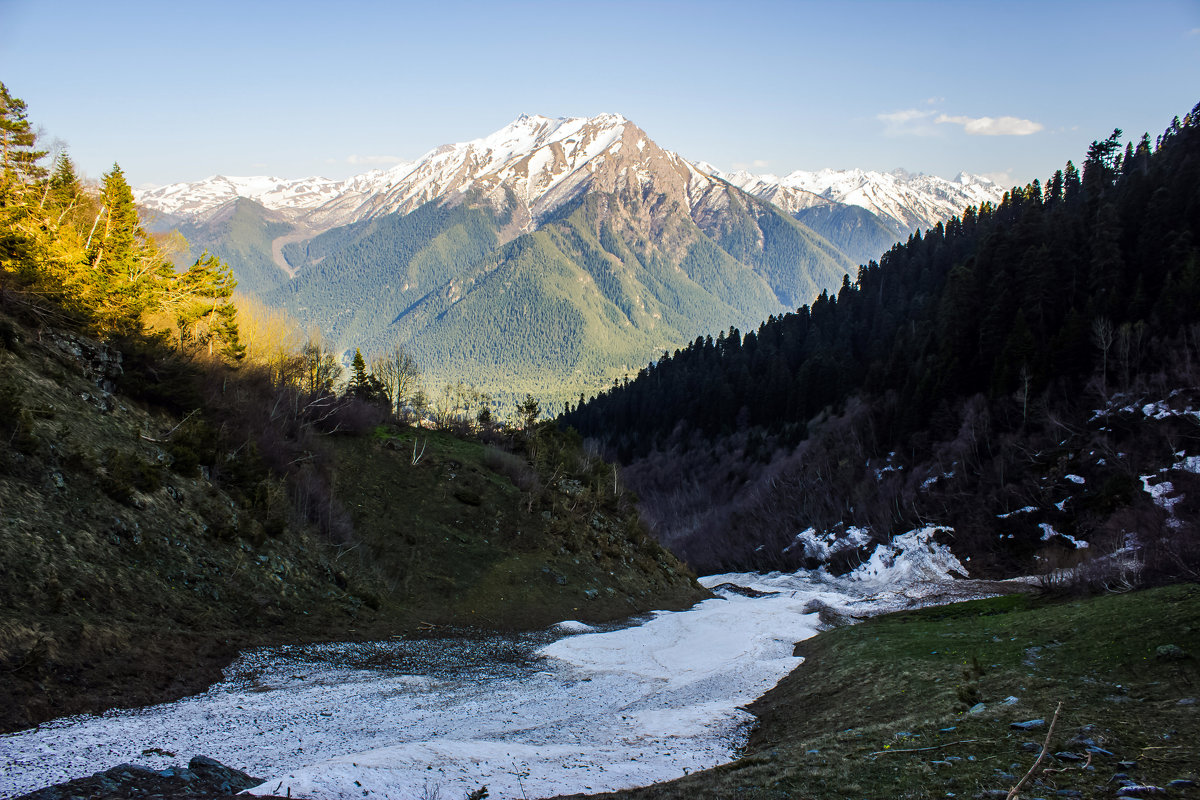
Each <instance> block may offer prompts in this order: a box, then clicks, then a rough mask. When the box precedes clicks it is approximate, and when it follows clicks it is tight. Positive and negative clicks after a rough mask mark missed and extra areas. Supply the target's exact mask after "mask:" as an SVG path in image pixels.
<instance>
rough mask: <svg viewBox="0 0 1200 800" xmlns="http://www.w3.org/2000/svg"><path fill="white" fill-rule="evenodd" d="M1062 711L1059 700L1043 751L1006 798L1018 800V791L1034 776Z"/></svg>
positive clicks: (1005, 799) (1043, 744)
mask: <svg viewBox="0 0 1200 800" xmlns="http://www.w3.org/2000/svg"><path fill="white" fill-rule="evenodd" d="M1059 711H1062V701H1061V700H1059V701H1058V707H1057V708H1055V709H1054V716H1053V717H1051V718H1050V730H1048V731H1046V741H1044V742H1042V752H1040V753H1038V757H1037V761H1035V762H1033V766H1032V767H1030V768H1029V772H1026V773H1025V777H1023V778H1021V780H1019V781H1017V785H1016V786H1014V787H1012V788H1011V789H1009V790H1008V797H1006V798H1004V800H1016V797H1017V792H1018V791H1020V789H1021V787H1022V786H1024V785H1025V782H1026V781H1028V780H1029V779H1030V778H1031V777H1033V773H1034V771H1036V770H1037V768H1038V765H1040V764H1041V763H1042V759H1044V758H1045V757H1046V753H1047V752H1048V751H1049V750H1050V737H1051V736H1053V735H1054V723H1056V722H1058V712H1059Z"/></svg>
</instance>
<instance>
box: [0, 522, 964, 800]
mask: <svg viewBox="0 0 1200 800" xmlns="http://www.w3.org/2000/svg"><path fill="white" fill-rule="evenodd" d="M934 532H935V531H934V530H933V529H925V530H921V531H914V532H912V533H909V534H905V535H904V536H900V537H897V538H896V539H895V540H894V541H893V542H892V543H891V544H890V545H887V546H883V547H880V548H878V549H877V550H876V553H875V554H874V555H873V556H872V558H871V559H870V561H869V562H868V563H866V564H864V565H863V566H862V567H860V568H859V569H858V570H856V571H855V572H854V573H851V574H850V575H849V576H846V577H844V578H840V579H835V578H831V577H830V576H828V575H827V574H825V573H823V572H821V571H817V572H815V573H798V574H781V573H773V574H770V575H745V574H743V575H715V576H710V577H708V578H705V579H704V581H703V582H704V583H705V584H706V585H708V586H710V587H713V586H720V585H721V584H723V583H734V584H737V585H741V586H749V587H750V588H754V589H757V590H758V591H760V592H767V593H769V594H766V595H765V596H759V597H746V596H743V595H741V594H738V593H736V592H723V593H722V597H719V598H716V599H711V600H707V601H704V602H702V603H699V604H698V605H696V606H695V607H693V608H692V609H690V610H687V611H683V612H675V613H666V612H664V613H658V614H656V615H654V616H653V617H651V618H650V619H648V620H646V621H644V622H642V623H641V624H637V625H633V626H631V627H626V628H621V629H617V630H608V631H604V632H594V633H588V632H583V633H578V634H576V635H572V636H569V637H567V638H559V639H558V640H557V641H554V642H553V643H551V644H549V645H546V646H544V647H542V648H540V649H538V650H532V649H529V648H527V649H526V650H525V651H524V652H526V653H527V656H528V658H527V659H524V660H523V659H522V658H516V659H512V658H493V659H492V660H488V659H487V658H482V659H481V658H480V654H483V655H484V656H487V655H488V654H489V653H497V652H502V651H504V648H503V647H497V646H496V640H485V641H483V642H474V643H471V642H453V641H452V642H437V643H428V642H420V641H418V642H401V643H390V644H380V645H365V646H364V645H325V646H313V647H308V648H285V649H282V650H274V651H263V652H258V653H250V654H247V655H245V656H243V658H242V659H241V660H240V661H239V663H237V664H235V665H234V667H232V668H231V669H230V670H229V671H228V672H227V676H228V677H227V679H226V680H225V681H224V682H222V683H221V684H218V685H216V686H214V687H212V688H211V689H210V690H209V691H208V692H206V693H204V694H202V695H197V696H195V697H191V698H187V699H184V700H181V701H179V702H177V703H168V704H164V705H161V706H154V707H150V708H144V709H134V710H127V711H112V712H109V713H107V714H105V715H104V716H102V717H73V718H67V719H63V720H58V721H55V722H52V723H48V724H46V725H43V726H40V727H39V728H36V729H33V730H29V731H22V732H18V733H14V734H9V735H6V736H0V762H3V763H5V764H7V765H9V766H8V767H7V768H6V770H5V771H4V772H2V773H0V794H5V795H12V794H22V793H24V792H28V791H31V790H33V789H36V788H40V787H41V786H44V785H46V784H48V783H51V782H56V781H61V780H65V779H68V778H73V777H79V776H82V775H89V774H92V773H94V772H96V771H98V770H102V769H106V768H109V767H112V766H115V765H116V764H119V763H123V762H131V761H132V762H140V763H143V764H149V765H151V766H156V767H159V768H161V767H163V766H166V765H167V762H166V761H165V760H164V759H163V758H161V757H157V756H147V755H143V751H145V750H148V749H149V748H161V749H163V750H168V751H170V752H173V753H175V754H177V759H178V760H183V761H186V760H187V759H189V758H190V757H191V756H193V755H196V754H200V753H203V754H205V755H208V756H211V757H213V758H216V759H218V760H220V761H222V762H224V763H227V764H230V765H232V766H235V767H237V768H239V769H243V770H245V771H247V772H249V773H250V774H253V775H258V776H261V777H265V778H267V780H266V782H265V783H263V784H262V785H261V786H259V787H257V788H256V789H254V790H253V791H254V792H255V793H258V794H267V793H271V794H276V795H285V794H289V793H290V794H291V795H292V796H297V797H312V798H346V799H347V800H349V799H350V798H354V800H358V799H359V798H362V797H363V796H364V792H369V793H370V796H372V797H381V798H397V799H398V800H399V799H401V798H403V800H410V798H412V797H420V796H422V794H423V793H430V792H432V790H433V787H436V788H437V790H438V791H439V792H440V794H441V796H442V797H461V796H463V795H465V794H466V793H467V792H469V791H472V790H474V789H476V788H478V787H479V786H481V785H487V787H488V789H489V791H490V792H491V794H492V796H494V797H518V796H524V797H527V798H538V797H547V796H551V795H555V794H562V793H568V792H599V791H605V790H612V789H618V788H628V787H633V786H639V785H645V784H649V783H654V782H658V781H662V780H668V779H671V778H675V777H678V776H680V775H682V774H683V773H684V772H685V771H689V772H690V771H695V770H699V769H704V768H708V767H712V766H715V765H717V764H720V763H723V762H727V761H730V760H732V759H734V758H736V756H737V749H738V747H739V746H741V745H742V744H743V743H744V741H745V737H746V735H747V733H748V725H749V722H750V721H751V718H750V715H749V714H747V713H746V712H745V711H743V710H742V709H741V708H740V707H741V706H743V705H745V704H746V703H748V702H750V701H751V700H753V699H754V698H756V697H758V696H760V695H761V694H762V693H763V692H765V691H766V690H768V689H769V688H771V687H772V686H773V685H774V684H775V683H776V682H777V681H778V680H779V679H780V678H782V677H783V676H784V675H786V674H787V673H788V672H789V671H790V670H792V669H793V668H794V667H795V666H797V665H798V664H799V663H800V661H801V660H800V659H799V658H797V657H795V656H793V655H792V652H793V647H794V643H795V642H796V641H799V640H801V639H805V638H808V637H809V636H812V635H813V634H814V633H815V632H816V631H817V628H818V623H819V621H818V616H817V614H816V613H805V611H806V609H810V608H814V607H819V606H820V605H822V604H824V605H828V606H832V607H833V608H835V609H837V610H841V611H845V612H846V613H848V614H850V615H853V616H866V615H869V614H873V613H880V612H882V611H886V610H892V609H895V608H906V607H913V606H914V605H922V604H927V603H930V602H935V601H936V594H937V593H938V592H947V591H948V592H950V593H952V594H955V593H957V595H958V597H957V598H956V599H961V598H963V597H965V596H969V594H970V591H972V590H973V591H976V592H978V591H979V589H978V587H972V586H969V585H968V586H966V588H965V590H964V589H963V588H958V587H961V586H963V584H956V582H954V581H953V580H951V579H950V578H949V577H948V576H950V575H952V574H953V573H954V572H959V571H961V570H962V565H961V564H959V563H958V561H957V560H956V559H954V557H953V556H952V555H950V553H949V552H948V551H947V550H946V549H945V548H944V547H942V546H940V545H937V544H935V543H934V542H933V541H932V536H933V534H934ZM964 592H965V593H964ZM976 596H978V595H976ZM814 600H815V601H819V603H817V604H814V605H810V603H812V601H814ZM943 601H944V600H943ZM563 626H564V627H565V628H566V629H567V630H573V631H581V630H585V629H586V628H587V626H581V625H579V623H563ZM561 633H562V631H561V630H560V631H559V632H558V634H555V635H561ZM372 647H375V648H377V649H378V652H392V651H395V652H397V653H399V654H400V656H403V658H401V657H400V656H397V657H396V658H397V660H396V661H395V663H396V664H397V666H396V667H395V668H390V669H388V668H380V667H377V666H372V667H370V668H367V667H363V666H362V665H361V662H355V661H354V659H353V658H350V656H353V655H354V653H356V652H360V651H362V650H363V648H367V651H368V652H375V651H372V650H370V648H372ZM530 647H532V645H530ZM422 648H424V649H422ZM439 648H446V649H448V650H450V653H449V656H443V657H442V661H441V662H438V657H437V656H436V653H439V652H441V650H440V649H439ZM510 649H511V648H510ZM518 649H519V648H518ZM426 652H433V653H434V654H435V655H434V656H429V657H428V658H426V657H425V656H423V655H421V654H422V653H426ZM342 653H344V654H347V655H346V657H345V658H343V659H342V662H341V663H339V662H338V659H337V658H335V659H334V660H333V662H332V663H331V662H330V661H329V660H328V656H330V655H333V656H338V657H341V656H339V654H342ZM422 659H425V660H424V661H423V660H422ZM426 662H429V663H432V664H435V666H436V664H437V663H441V666H440V667H436V668H430V667H429V666H428V664H427V663H426ZM464 662H471V663H477V664H478V666H474V667H465V666H463V663H464ZM370 663H372V664H374V663H376V662H370ZM173 760H174V759H173Z"/></svg>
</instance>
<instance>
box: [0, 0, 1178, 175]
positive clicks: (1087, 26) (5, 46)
mask: <svg viewBox="0 0 1200 800" xmlns="http://www.w3.org/2000/svg"><path fill="white" fill-rule="evenodd" d="M0 81H3V82H4V83H5V84H6V85H7V86H8V88H9V91H10V92H11V93H12V94H13V95H15V96H17V97H20V98H22V99H24V100H25V101H26V103H28V105H29V116H30V119H31V121H33V122H34V124H35V125H38V126H40V127H41V128H43V129H44V131H45V133H46V135H47V136H48V137H49V138H51V139H53V138H57V139H60V140H62V141H64V142H65V143H66V144H67V146H68V147H69V150H70V152H71V154H72V156H73V158H75V160H76V162H77V163H78V164H79V166H80V168H81V170H82V171H84V172H85V173H86V174H88V175H89V176H92V177H96V176H98V175H99V174H100V173H102V172H103V171H105V170H106V169H108V167H109V166H111V164H112V163H113V162H114V161H118V162H120V164H121V166H122V168H123V169H124V170H125V173H126V175H127V177H128V178H129V180H130V182H131V183H133V184H135V185H141V184H146V183H170V182H174V181H180V180H196V179H199V178H203V177H206V176H208V175H212V174H217V173H223V174H227V175H255V174H271V175H278V176H281V177H301V176H304V175H313V174H319V175H324V176H326V177H331V178H341V177H345V176H348V175H352V174H356V173H359V172H364V171H366V170H367V169H370V168H372V167H377V166H387V164H388V163H389V161H390V160H394V159H401V158H402V159H415V158H417V157H418V156H420V155H421V154H422V153H424V152H426V151H427V150H429V149H431V148H433V147H435V146H437V145H438V144H442V143H446V142H456V141H463V140H468V139H474V138H478V137H480V136H484V135H486V134H487V133H489V132H491V131H493V130H495V129H497V128H500V127H502V126H503V125H505V124H507V123H508V122H510V121H511V120H512V119H514V118H515V117H516V116H517V115H519V114H521V113H530V114H545V115H547V116H583V115H592V114H596V113H600V112H605V111H615V112H619V113H621V114H624V115H625V116H626V117H628V118H630V119H632V120H633V121H634V122H636V123H637V124H638V125H640V126H641V127H642V128H643V129H645V130H646V132H647V133H648V134H649V135H650V136H651V137H652V138H654V139H655V140H656V141H657V142H658V143H659V144H660V145H662V146H664V147H666V148H669V149H672V150H675V151H677V152H679V153H681V154H682V155H684V156H685V157H687V158H691V159H696V160H706V161H709V162H711V163H713V164H715V165H716V166H717V167H720V168H722V169H733V168H746V169H749V170H750V171H752V172H773V173H776V174H780V175H782V174H786V173H787V172H790V171H791V170H794V169H820V168H823V167H833V168H850V167H861V168H865V169H883V170H887V169H893V168H896V167H903V168H906V169H909V170H912V171H916V172H927V173H931V174H936V175H943V176H945V177H953V176H954V175H955V174H956V173H957V172H959V171H964V170H965V171H968V172H975V173H982V174H990V175H997V176H1003V179H1004V180H1005V182H1006V183H1007V184H1015V183H1026V182H1028V181H1029V180H1032V179H1033V178H1042V179H1044V178H1045V177H1046V176H1047V175H1049V174H1050V173H1051V172H1053V170H1054V169H1056V168H1058V167H1060V166H1061V165H1062V164H1063V163H1065V161H1066V160H1067V159H1068V158H1072V159H1075V160H1077V161H1078V159H1079V157H1080V155H1081V153H1082V152H1083V151H1084V149H1085V148H1086V147H1087V144H1088V143H1089V142H1090V141H1092V140H1093V139H1099V138H1104V137H1105V136H1106V135H1107V134H1108V133H1109V132H1111V130H1112V129H1113V128H1114V127H1120V128H1122V129H1124V130H1125V132H1126V135H1127V136H1130V135H1133V136H1137V135H1140V134H1141V133H1142V132H1143V131H1149V132H1150V134H1151V136H1152V137H1153V136H1156V135H1157V134H1159V133H1161V131H1162V130H1163V128H1165V127H1166V125H1167V124H1168V123H1169V122H1170V120H1171V118H1172V117H1173V116H1175V115H1177V114H1178V115H1182V114H1184V113H1186V112H1188V111H1189V110H1190V109H1191V108H1192V106H1193V105H1194V104H1196V103H1197V102H1198V101H1200V0H1160V1H1158V2H1156V1H1155V0H1146V1H1145V2H1140V3H1136V4H1135V3H1131V2H1123V3H1105V2H1054V0H1041V2H999V0H992V2H973V1H972V0H954V1H947V2H922V3H916V2H898V1H897V2H867V1H866V0H862V1H856V0H843V2H800V1H797V2H765V1H761V0H737V1H736V2H707V1H706V0H692V1H691V2H686V3H685V2H654V1H653V0H646V1H645V2H625V1H624V0H612V1H610V2H590V3H584V2H573V0H556V2H533V1H529V2H512V3H491V2H488V3H485V2H461V1H460V0H439V1H438V2H422V3H403V2H356V1H355V0H344V1H343V2H339V3H337V4H334V3H331V2H320V3H317V2H303V1H298V2H255V0H242V1H241V2H224V1H223V0H219V1H218V2H205V3H202V4H201V3H187V2H180V3H172V2H154V3H149V2H144V3H137V2H120V1H119V0H114V2H94V1H93V2H55V1H54V0H0Z"/></svg>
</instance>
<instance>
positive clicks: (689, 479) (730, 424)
mask: <svg viewBox="0 0 1200 800" xmlns="http://www.w3.org/2000/svg"><path fill="white" fill-rule="evenodd" d="M1198 314H1200V108H1198V109H1195V110H1193V111H1192V112H1191V113H1190V114H1188V115H1186V116H1184V117H1183V118H1182V119H1180V118H1176V119H1175V120H1173V121H1172V122H1171V124H1170V126H1169V127H1168V128H1167V129H1166V131H1165V132H1164V133H1163V134H1162V136H1160V137H1158V139H1157V141H1152V140H1151V139H1150V137H1149V136H1148V135H1144V136H1142V137H1141V138H1140V139H1136V140H1133V141H1129V142H1126V143H1124V144H1123V143H1122V132H1121V131H1119V130H1118V131H1114V132H1113V134H1112V135H1111V136H1109V137H1107V138H1104V139H1102V140H1098V141H1095V142H1093V143H1092V145H1091V147H1090V148H1089V149H1088V151H1087V153H1086V154H1085V156H1084V158H1083V160H1082V168H1081V169H1079V168H1076V166H1075V165H1074V164H1073V163H1071V162H1068V163H1067V164H1066V166H1065V168H1064V169H1062V170H1059V171H1057V172H1056V173H1055V174H1054V175H1053V176H1051V177H1050V178H1049V180H1047V182H1046V183H1045V184H1044V185H1043V184H1041V183H1040V182H1039V181H1034V182H1033V183H1031V184H1029V185H1027V186H1024V187H1016V188H1014V189H1013V190H1012V191H1011V192H1009V193H1008V194H1007V195H1006V197H1005V198H1004V200H1003V202H1001V203H1000V204H998V205H996V206H992V205H991V204H984V205H982V206H981V207H978V208H968V209H966V210H965V211H964V212H963V214H962V215H961V216H958V217H955V218H953V219H951V220H949V221H948V222H946V223H945V224H944V225H943V224H939V225H937V226H936V227H934V228H932V229H929V230H927V231H925V232H924V233H920V232H918V233H916V234H913V235H912V236H910V238H909V239H908V241H907V242H904V243H901V244H897V245H896V246H894V247H892V248H891V249H890V250H889V251H888V252H886V253H884V254H883V255H882V256H881V257H880V258H879V260H878V262H876V261H871V262H870V263H868V264H866V265H865V266H862V267H861V268H860V269H859V270H858V274H857V276H856V277H855V279H854V280H853V281H852V280H850V279H849V277H847V279H846V280H845V281H844V282H843V284H842V286H841V288H840V290H838V291H837V292H835V293H826V292H822V293H821V294H820V296H819V297H817V298H816V299H815V300H814V301H813V302H812V303H811V304H809V305H804V306H802V307H801V308H799V309H798V310H797V311H796V312H795V313H789V314H784V315H781V316H773V317H771V318H769V319H768V320H767V321H766V322H764V323H763V324H762V325H761V326H760V327H759V328H758V329H757V330H752V331H749V332H746V333H745V334H743V333H742V332H741V331H739V330H737V329H736V328H730V329H729V330H728V331H724V332H721V333H719V334H718V335H717V336H716V338H715V339H714V338H713V337H712V336H706V337H699V338H697V339H696V340H695V342H693V343H692V344H691V345H689V346H688V347H687V348H684V349H680V350H676V351H675V352H674V353H667V352H664V353H663V354H662V357H661V358H660V359H658V360H657V361H655V362H653V363H651V364H649V365H647V366H646V367H645V368H644V369H642V370H641V371H640V372H639V373H638V375H637V376H636V377H635V378H634V379H633V380H626V381H625V382H622V383H617V384H614V385H613V387H612V388H611V389H609V390H607V391H605V392H603V393H601V394H600V395H598V396H596V397H593V398H591V399H590V400H586V399H585V398H582V397H581V398H580V400H579V403H578V405H577V406H576V407H575V408H573V409H571V410H569V412H568V413H566V414H564V415H563V416H562V418H561V421H562V424H563V425H565V426H572V427H574V428H575V429H577V430H578V431H580V432H581V433H582V434H583V435H584V436H585V437H589V438H592V439H594V440H596V441H597V442H599V443H601V444H602V445H603V447H604V448H605V451H606V452H607V453H609V454H610V455H611V456H613V457H615V458H618V459H619V460H620V461H621V462H622V463H623V464H625V465H626V466H625V473H624V474H625V475H626V478H627V480H628V481H629V484H630V485H631V487H632V488H634V489H635V490H636V491H637V492H638V494H639V496H640V502H641V509H642V512H643V516H644V517H645V518H647V519H648V520H649V521H651V523H652V525H653V526H654V527H655V529H656V531H657V535H658V536H659V538H660V540H661V541H663V542H665V543H667V544H668V545H669V546H670V547H672V548H673V549H674V550H675V552H677V553H678V554H680V555H681V556H682V557H684V558H686V559H687V560H688V561H689V562H690V563H691V564H693V565H694V566H696V567H697V568H698V569H700V570H701V571H702V572H712V571H720V570H724V569H733V568H756V569H774V568H783V569H788V568H795V567H797V566H804V565H806V564H807V565H809V566H813V565H816V564H817V563H822V562H824V561H832V562H833V563H834V565H835V567H841V568H846V566H847V565H851V564H853V563H857V559H858V558H860V557H861V553H862V552H865V551H862V550H860V546H861V545H868V546H869V544H870V542H869V541H868V539H870V538H874V539H875V540H884V541H886V540H887V539H888V538H890V536H892V535H894V534H897V533H900V532H903V531H906V530H911V529H912V528H915V527H920V526H928V525H934V526H944V527H945V529H946V530H945V534H944V536H945V538H947V539H948V540H950V539H952V541H953V546H954V547H955V549H956V552H960V553H962V554H963V555H964V556H965V557H969V558H970V559H971V562H970V563H971V566H972V568H974V569H977V570H979V571H980V572H981V573H982V574H992V575H1007V574H1013V573H1016V572H1020V571H1023V570H1024V571H1028V570H1031V569H1032V570H1035V571H1039V572H1041V573H1043V574H1055V570H1056V569H1058V568H1060V567H1063V566H1072V565H1076V564H1080V563H1091V562H1095V565H1096V567H1097V569H1096V570H1095V571H1096V573H1097V575H1096V576H1095V580H1096V581H1097V583H1099V584H1103V583H1104V582H1105V581H1112V582H1117V583H1119V582H1120V581H1123V580H1127V579H1128V578H1129V576H1127V575H1124V574H1113V575H1108V574H1103V573H1105V568H1102V566H1101V565H1103V564H1111V563H1112V559H1107V557H1109V556H1112V555H1113V554H1114V553H1120V552H1127V550H1126V548H1127V547H1130V546H1131V542H1132V541H1133V540H1134V539H1136V540H1137V541H1138V543H1139V544H1138V546H1139V547H1141V548H1142V549H1143V552H1144V553H1145V554H1146V556H1145V557H1146V563H1145V569H1144V573H1143V574H1144V575H1146V576H1150V575H1157V576H1159V577H1191V578H1195V577H1196V575H1197V569H1198V564H1200V538H1198V537H1200V533H1198V530H1197V525H1196V511H1197V509H1200V494H1198V490H1200V481H1198V480H1197V477H1196V474H1195V469H1194V457H1195V456H1196V455H1197V454H1198V453H1200V441H1198V439H1197V434H1198V433H1200V431H1198V429H1197V412H1196V409H1197V408H1200V394H1198V391H1197V390H1198V384H1200V316H1198ZM1168 479H1169V480H1168ZM798 534H800V535H799V536H798ZM864 537H865V538H864ZM1131 537H1132V539H1131ZM1089 544H1090V547H1089V546H1088V545H1089ZM831 553H832V555H831ZM1106 559H1107V560H1106ZM1114 572H1116V573H1120V572H1121V570H1114ZM1089 580H1091V579H1089Z"/></svg>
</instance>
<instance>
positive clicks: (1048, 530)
mask: <svg viewBox="0 0 1200 800" xmlns="http://www.w3.org/2000/svg"><path fill="white" fill-rule="evenodd" d="M1063 502H1064V503H1065V502H1066V501H1065V500H1064V501H1063ZM1038 527H1039V528H1041V529H1042V541H1043V542H1048V541H1050V540H1051V539H1053V538H1054V537H1055V536H1061V537H1062V538H1064V539H1066V540H1067V541H1068V542H1070V543H1071V546H1072V547H1074V548H1075V549H1076V550H1085V549H1087V547H1088V543H1087V542H1085V541H1084V540H1082V539H1076V538H1075V537H1074V536H1072V535H1071V534H1069V533H1059V532H1058V531H1056V530H1054V526H1052V525H1050V524H1049V523H1047V522H1043V523H1041V524H1039V525H1038Z"/></svg>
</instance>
